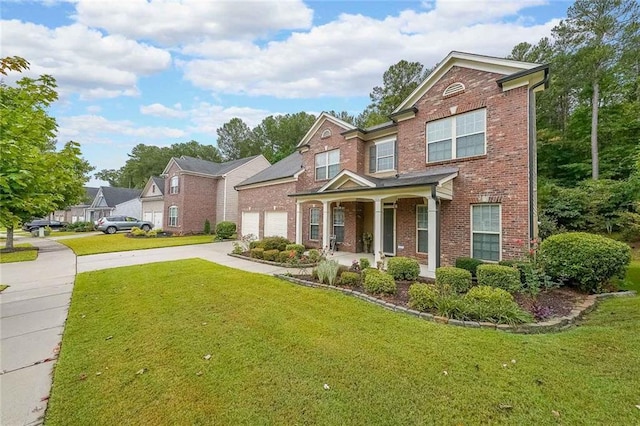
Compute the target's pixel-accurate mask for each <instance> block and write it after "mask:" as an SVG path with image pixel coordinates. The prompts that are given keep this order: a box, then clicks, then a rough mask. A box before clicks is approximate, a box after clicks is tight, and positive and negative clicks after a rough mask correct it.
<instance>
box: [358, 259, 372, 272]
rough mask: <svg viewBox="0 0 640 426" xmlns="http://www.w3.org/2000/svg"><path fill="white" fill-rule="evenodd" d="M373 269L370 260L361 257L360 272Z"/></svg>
mask: <svg viewBox="0 0 640 426" xmlns="http://www.w3.org/2000/svg"><path fill="white" fill-rule="evenodd" d="M369 267H371V262H369V259H367V258H366V257H361V258H360V270H361V271H364V270H365V269H367V268H369Z"/></svg>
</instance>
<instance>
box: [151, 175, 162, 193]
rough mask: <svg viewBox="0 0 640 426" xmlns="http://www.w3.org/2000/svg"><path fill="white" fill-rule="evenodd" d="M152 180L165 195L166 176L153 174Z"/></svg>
mask: <svg viewBox="0 0 640 426" xmlns="http://www.w3.org/2000/svg"><path fill="white" fill-rule="evenodd" d="M151 180H153V183H155V184H156V188H158V191H160V193H161V194H162V195H164V178H162V177H159V176H151Z"/></svg>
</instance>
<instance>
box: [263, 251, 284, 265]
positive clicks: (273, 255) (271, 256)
mask: <svg viewBox="0 0 640 426" xmlns="http://www.w3.org/2000/svg"><path fill="white" fill-rule="evenodd" d="M279 254H280V250H278V249H275V250H265V251H264V252H263V253H262V258H263V259H264V260H269V261H271V262H275V261H276V260H278V255H279Z"/></svg>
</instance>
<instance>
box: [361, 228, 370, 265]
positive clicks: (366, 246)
mask: <svg viewBox="0 0 640 426" xmlns="http://www.w3.org/2000/svg"><path fill="white" fill-rule="evenodd" d="M372 242H373V234H372V233H371V232H365V233H364V234H362V245H363V249H364V252H365V253H370V252H371V243H372ZM362 269H364V268H362Z"/></svg>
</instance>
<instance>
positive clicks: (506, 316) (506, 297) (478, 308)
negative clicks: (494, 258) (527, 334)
mask: <svg viewBox="0 0 640 426" xmlns="http://www.w3.org/2000/svg"><path fill="white" fill-rule="evenodd" d="M490 266H494V265H490ZM495 266H498V265H495ZM478 273H480V269H478ZM463 299H464V302H465V303H464V305H463V307H464V308H463V312H462V313H461V314H462V316H464V318H465V319H470V320H474V321H491V322H496V323H507V324H519V323H524V322H530V321H532V320H533V317H532V316H531V314H529V313H528V312H526V311H524V310H522V309H521V308H520V307H519V306H518V304H517V303H516V302H515V301H514V300H513V296H512V295H511V294H509V293H508V292H507V291H505V290H503V289H501V288H496V287H489V286H477V287H473V288H472V289H471V290H469V292H468V293H467V294H466V295H465V296H464V298H463Z"/></svg>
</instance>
